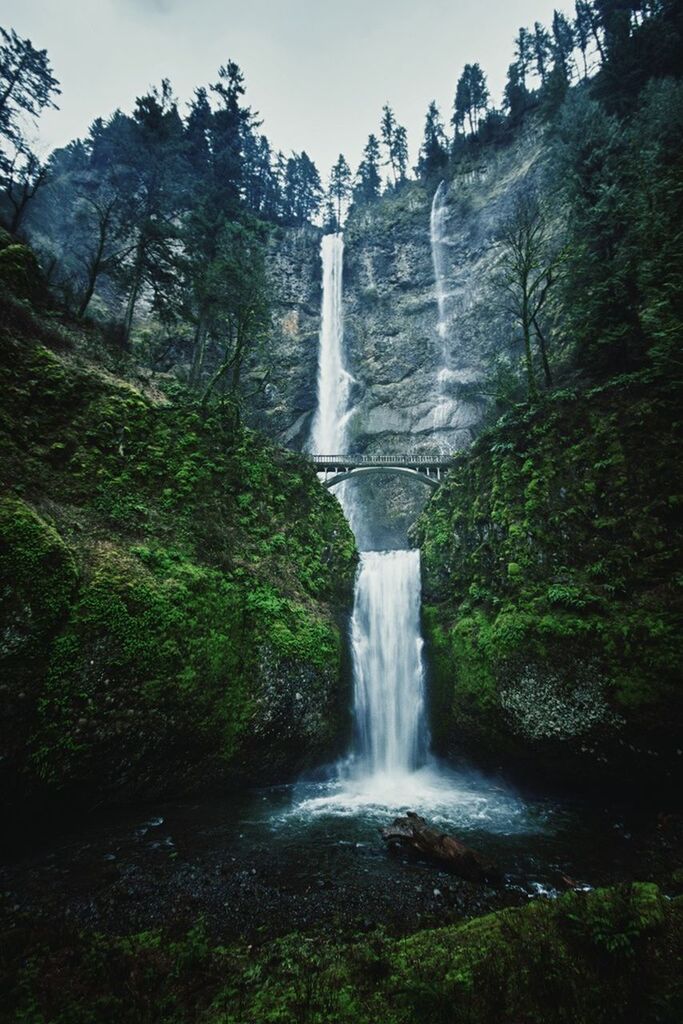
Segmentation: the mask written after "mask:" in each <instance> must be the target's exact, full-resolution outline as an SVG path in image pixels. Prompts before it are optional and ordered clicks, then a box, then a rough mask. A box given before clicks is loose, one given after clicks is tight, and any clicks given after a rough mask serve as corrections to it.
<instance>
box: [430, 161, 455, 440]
mask: <svg viewBox="0 0 683 1024" xmlns="http://www.w3.org/2000/svg"><path fill="white" fill-rule="evenodd" d="M447 195H448V185H447V184H446V182H445V181H442V182H441V183H440V185H439V187H438V188H437V190H436V192H435V193H434V198H433V200H432V209H431V213H430V217H429V238H430V243H431V249H432V265H433V267H434V287H435V291H436V303H437V309H438V319H437V322H436V332H437V334H438V336H439V338H440V340H441V366H440V367H439V369H438V371H437V377H436V381H437V388H436V395H437V400H436V404H435V406H434V413H433V417H432V422H433V425H434V428H435V429H436V430H439V429H444V428H446V427H448V425H449V423H450V419H451V415H452V413H453V410H454V408H455V403H454V402H453V400H452V399H450V398H449V397H448V394H447V386H448V379H449V375H450V338H449V331H448V309H447V295H446V287H445V281H446V271H447V269H448V268H447V263H446V241H447V230H448V210H447V206H446V197H447Z"/></svg>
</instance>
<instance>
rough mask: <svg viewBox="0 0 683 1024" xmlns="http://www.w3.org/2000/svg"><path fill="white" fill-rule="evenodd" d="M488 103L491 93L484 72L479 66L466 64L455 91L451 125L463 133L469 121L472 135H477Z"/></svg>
mask: <svg viewBox="0 0 683 1024" xmlns="http://www.w3.org/2000/svg"><path fill="white" fill-rule="evenodd" d="M488 102H489V91H488V88H487V86H486V77H485V75H484V72H483V71H482V70H481V68H480V67H479V65H478V64H466V65H465V68H464V70H463V73H462V75H461V76H460V78H459V80H458V85H457V88H456V91H455V103H454V110H453V117H452V119H451V123H452V124H454V125H455V129H456V131H458V130H460V131H462V130H463V129H464V125H465V120H467V123H468V125H469V129H470V135H476V133H477V131H478V129H479V120H480V117H481V115H482V113H483V112H484V111H485V110H486V107H487V105H488Z"/></svg>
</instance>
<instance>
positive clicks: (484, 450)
mask: <svg viewBox="0 0 683 1024" xmlns="http://www.w3.org/2000/svg"><path fill="white" fill-rule="evenodd" d="M679 445H680V392H679V390H678V389H677V388H675V387H673V386H672V383H671V381H670V380H668V379H663V378H662V377H661V376H660V375H659V374H658V373H656V372H655V371H651V372H643V373H640V374H636V375H633V376H631V377H628V378H624V377H622V378H619V379H617V380H614V381H612V382H611V383H610V384H607V385H603V386H602V387H597V388H594V389H593V390H589V391H587V392H576V391H574V392H572V391H564V392H563V391H556V392H554V393H552V394H550V395H549V396H548V397H547V398H546V399H545V400H544V401H542V402H541V403H539V404H538V405H536V406H534V407H533V408H531V409H520V410H518V411H517V412H515V413H511V414H508V416H506V417H505V418H504V419H503V420H502V421H500V423H499V424H498V425H497V426H496V427H494V428H492V429H490V430H489V431H487V432H486V433H485V434H484V435H483V436H482V437H481V438H480V439H479V440H478V442H477V443H476V444H475V445H474V447H473V449H472V451H471V453H470V454H468V455H467V456H463V457H461V458H460V459H459V460H458V462H457V463H456V466H455V468H454V470H453V471H452V472H451V474H450V475H449V477H448V478H447V480H446V482H445V483H444V485H443V487H442V488H441V489H440V491H439V492H438V493H437V494H436V495H435V497H434V499H433V500H432V502H431V503H430V505H429V506H428V508H427V510H426V512H425V514H424V516H423V518H422V520H421V522H420V524H419V527H418V540H419V541H420V543H421V545H422V549H423V566H424V586H425V593H426V602H427V606H426V609H425V623H426V629H427V634H428V638H429V641H430V645H431V649H432V654H433V664H434V675H435V694H434V702H435V714H434V721H435V728H436V729H437V731H438V737H439V740H440V742H441V743H442V744H444V745H447V744H450V743H457V742H458V741H464V742H467V743H469V744H470V745H471V746H473V747H474V746H476V747H477V748H478V749H479V750H480V752H482V751H485V752H488V753H494V752H496V753H500V754H502V753H504V752H505V751H507V752H509V753H513V752H514V753H516V754H518V755H520V756H521V755H524V756H527V757H529V758H536V757H538V754H539V752H540V751H542V752H543V753H544V755H545V756H546V757H547V758H549V759H550V760H551V761H553V760H554V763H555V764H556V766H557V767H558V768H560V767H562V768H563V769H564V770H566V771H574V770H576V768H577V762H586V764H585V766H584V767H585V768H586V770H591V771H592V770H593V768H594V766H595V765H596V764H598V765H599V766H600V767H601V768H604V769H605V770H608V769H609V770H611V771H613V772H615V773H616V772H619V771H622V770H623V767H624V763H625V761H628V760H633V761H634V762H635V764H634V765H632V767H634V768H635V770H636V774H637V773H639V772H643V771H646V772H647V771H650V770H652V771H666V770H668V771H673V770H675V766H676V757H677V755H676V750H677V746H678V740H677V736H679V735H680V728H681V721H682V716H681V710H682V709H681V695H680V686H679V682H678V673H679V666H680V662H681V655H682V654H683V651H682V649H681V631H680V623H681V610H682V607H681V592H680V578H679V575H678V565H679V563H678V551H679V550H680V505H681V502H682V501H683V477H682V476H681V469H680V461H679V459H678V451H679ZM606 762H608V763H606ZM589 766H590V769H589Z"/></svg>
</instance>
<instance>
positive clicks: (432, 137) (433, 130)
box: [417, 100, 448, 178]
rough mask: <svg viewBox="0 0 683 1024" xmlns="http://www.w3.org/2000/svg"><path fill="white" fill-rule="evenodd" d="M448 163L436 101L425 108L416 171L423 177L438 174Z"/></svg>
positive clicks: (446, 145)
mask: <svg viewBox="0 0 683 1024" xmlns="http://www.w3.org/2000/svg"><path fill="white" fill-rule="evenodd" d="M447 163H448V140H447V138H446V133H445V131H444V126H443V122H442V120H441V115H440V113H439V108H438V107H437V105H436V101H435V100H432V102H431V103H430V104H429V107H428V108H427V116H426V118H425V128H424V137H423V140H422V147H421V149H420V156H419V160H418V165H417V167H418V172H419V173H420V174H421V175H422V177H424V178H429V177H431V176H432V175H435V174H439V173H441V172H442V171H443V169H444V167H445V166H446V164H447Z"/></svg>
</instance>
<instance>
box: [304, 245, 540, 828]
mask: <svg viewBox="0 0 683 1024" xmlns="http://www.w3.org/2000/svg"><path fill="white" fill-rule="evenodd" d="M343 254H344V243H343V237H342V235H341V234H336V235H325V236H324V237H323V240H322V245H321V256H322V269H323V300H322V322H321V329H320V354H319V371H318V408H317V412H316V415H315V419H314V421H313V428H312V431H311V440H310V444H309V450H310V451H311V452H313V453H319V454H325V455H332V454H344V449H345V447H346V445H347V443H348V437H347V424H348V422H349V419H350V416H351V414H352V412H353V410H352V409H351V407H350V398H351V384H352V383H353V378H352V377H351V375H350V374H349V372H348V370H347V369H346V365H345V360H344V345H343V341H344V331H343V311H342V299H343V295H342V272H343ZM435 267H436V264H435ZM441 279H442V280H443V278H442V277H441ZM335 493H336V495H337V497H338V498H339V500H340V502H341V504H342V507H343V509H344V512H345V514H346V516H347V518H348V519H349V521H350V523H351V527H352V528H353V525H354V519H356V517H358V519H357V522H360V521H361V518H362V516H363V509H362V507H361V506H360V503H359V502H358V501H357V500H356V498H355V496H354V484H353V483H352V482H349V483H344V484H341V485H340V486H339V487H337V488H336V490H335ZM420 595H421V582H420V553H419V551H414V550H405V551H362V552H361V560H360V566H359V570H358V575H357V577H356V586H355V594H354V609H353V616H352V623H351V646H352V666H353V718H354V740H353V747H352V750H351V752H350V755H349V757H348V759H347V760H346V761H345V762H344V763H343V764H342V765H341V766H340V767H339V769H338V771H337V775H336V778H335V779H333V780H332V781H330V782H328V783H326V784H324V785H323V786H322V788H321V789H319V790H318V793H320V792H322V795H317V796H315V797H310V796H309V797H306V798H304V799H302V800H301V801H300V802H299V803H298V804H297V806H296V813H297V814H303V815H307V816H308V815H315V814H329V813H334V814H352V815H355V814H357V813H363V814H365V815H367V814H374V815H377V816H378V817H379V818H381V819H383V820H384V819H385V816H386V813H387V811H388V810H389V809H391V810H399V809H401V808H403V809H407V808H412V809H413V810H421V811H423V812H426V813H429V814H431V815H436V816H438V817H441V818H442V820H448V821H451V822H454V821H468V822H471V821H482V820H488V821H489V823H490V824H491V825H492V826H493V827H495V828H500V829H503V830H510V829H512V828H514V827H515V825H514V821H515V820H516V819H518V817H519V814H520V806H519V804H518V803H517V801H515V800H514V799H512V798H510V799H508V798H503V797H502V796H501V794H500V792H499V791H498V790H496V792H495V793H492V791H491V789H490V787H489V791H488V792H487V790H486V786H485V785H484V784H483V783H482V781H481V780H480V779H479V778H478V777H475V776H473V775H471V776H465V775H463V774H458V775H456V774H455V773H453V772H452V771H451V770H449V769H447V768H444V767H442V766H439V765H437V764H436V763H435V761H434V759H433V758H432V757H431V756H430V754H429V749H428V748H429V732H428V725H427V715H426V709H425V670H424V662H423V656H422V647H423V642H422V636H421V632H420Z"/></svg>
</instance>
